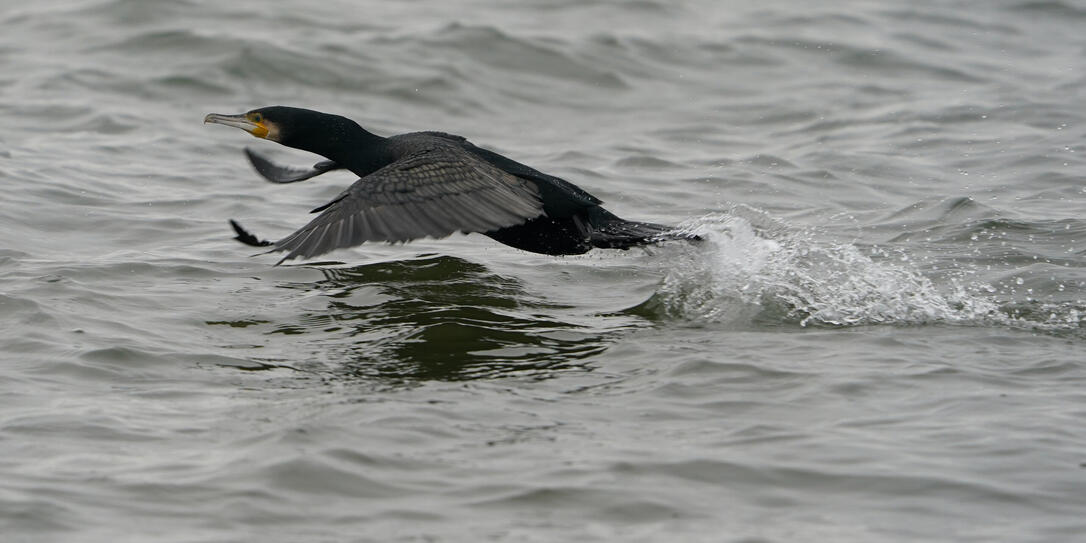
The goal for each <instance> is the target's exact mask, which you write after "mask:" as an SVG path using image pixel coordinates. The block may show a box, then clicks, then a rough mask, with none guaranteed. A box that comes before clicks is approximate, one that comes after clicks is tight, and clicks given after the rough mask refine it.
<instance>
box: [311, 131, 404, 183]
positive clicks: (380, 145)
mask: <svg viewBox="0 0 1086 543" xmlns="http://www.w3.org/2000/svg"><path fill="white" fill-rule="evenodd" d="M319 154H321V155H323V156H325V157H327V158H328V159H330V160H332V161H334V162H335V163H336V164H339V165H340V166H341V167H343V168H344V169H347V170H350V171H351V172H353V173H354V174H355V175H357V176H359V177H365V176H367V175H369V174H371V173H373V172H375V171H377V170H379V169H381V168H383V167H385V166H387V165H388V164H390V163H391V162H392V161H393V157H392V156H391V154H390V153H389V152H388V144H387V143H386V139H385V138H382V137H381V136H378V135H376V134H373V133H370V132H368V131H366V130H365V129H363V128H361V127H357V130H352V131H351V133H349V134H341V135H339V137H336V138H334V139H332V140H331V141H328V142H327V143H326V147H325V149H323V150H322V152H320V153H319Z"/></svg>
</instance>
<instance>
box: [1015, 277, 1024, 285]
mask: <svg viewBox="0 0 1086 543" xmlns="http://www.w3.org/2000/svg"><path fill="white" fill-rule="evenodd" d="M1022 283H1025V281H1023V280H1022V278H1021V277H1019V278H1018V279H1015V280H1014V284H1016V285H1021V284H1022Z"/></svg>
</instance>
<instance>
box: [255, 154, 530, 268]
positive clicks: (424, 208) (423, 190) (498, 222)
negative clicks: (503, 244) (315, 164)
mask: <svg viewBox="0 0 1086 543" xmlns="http://www.w3.org/2000/svg"><path fill="white" fill-rule="evenodd" d="M316 211H320V214H319V215H317V216H316V217H315V218H313V220H311V221H310V222H309V224H307V225H305V226H303V227H302V228H300V229H299V230H298V231H296V232H294V233H293V234H290V235H289V236H287V237H285V238H283V239H281V240H279V241H277V242H275V244H274V248H273V249H272V251H284V252H286V253H287V254H286V256H284V257H283V260H281V261H280V262H283V261H286V260H290V259H293V258H310V257H313V256H317V255H321V254H324V253H327V252H329V251H332V250H335V249H340V248H344V247H353V246H356V245H360V244H362V243H365V242H367V241H386V242H405V241H410V240H413V239H419V238H424V237H431V238H442V237H445V236H448V235H450V234H453V233H454V232H457V231H459V232H464V233H468V232H489V231H493V230H497V229H500V228H506V227H509V226H516V225H518V224H522V223H524V222H526V221H527V220H529V219H533V218H536V217H539V216H542V215H543V214H544V213H543V203H542V200H541V199H540V195H539V190H538V189H537V188H536V186H535V185H534V184H533V183H531V182H528V181H525V180H523V179H520V178H518V177H516V176H514V175H512V174H509V173H506V172H504V171H502V170H501V169H499V168H497V167H495V166H493V165H491V164H489V163H487V162H486V161H484V160H482V159H480V158H477V157H476V156H474V155H472V154H470V153H468V152H466V151H464V150H462V149H460V148H458V147H455V146H452V145H448V144H435V145H432V146H427V147H425V148H422V149H419V150H416V151H414V152H412V153H409V154H408V155H406V156H404V157H403V158H401V159H400V160H397V161H396V162H394V163H392V164H390V165H388V166H385V167H384V168H381V169H380V170H377V171H376V172H374V173H372V174H370V175H367V176H366V177H363V178H362V179H359V180H358V181H355V182H354V184H352V185H351V186H350V187H349V188H348V189H347V190H345V191H343V193H341V194H340V195H339V196H337V197H336V198H335V199H333V200H332V201H331V202H329V203H328V204H325V205H323V206H321V207H319V208H317V210H316Z"/></svg>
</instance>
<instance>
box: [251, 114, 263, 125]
mask: <svg viewBox="0 0 1086 543" xmlns="http://www.w3.org/2000/svg"><path fill="white" fill-rule="evenodd" d="M249 120H250V121H253V122H254V123H262V122H264V116H263V115H261V114H259V113H253V114H252V115H250V116H249Z"/></svg>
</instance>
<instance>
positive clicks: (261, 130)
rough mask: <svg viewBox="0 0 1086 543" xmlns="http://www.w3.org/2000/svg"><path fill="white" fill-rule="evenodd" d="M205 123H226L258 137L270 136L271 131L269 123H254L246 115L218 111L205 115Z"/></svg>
mask: <svg viewBox="0 0 1086 543" xmlns="http://www.w3.org/2000/svg"><path fill="white" fill-rule="evenodd" d="M204 123H213V124H224V125H226V126H232V127H234V128H240V129H242V130H244V131H246V132H248V133H250V134H252V135H254V136H256V137H258V138H264V139H266V138H267V137H268V132H269V130H268V127H267V125H265V124H264V123H262V122H260V123H254V122H253V121H250V120H249V119H248V118H247V117H246V116H245V115H221V114H218V113H210V114H208V116H207V117H204Z"/></svg>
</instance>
